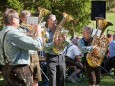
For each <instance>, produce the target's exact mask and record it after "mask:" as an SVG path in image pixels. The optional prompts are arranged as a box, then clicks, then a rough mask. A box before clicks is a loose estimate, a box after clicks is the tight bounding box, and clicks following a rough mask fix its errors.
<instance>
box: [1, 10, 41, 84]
mask: <svg viewBox="0 0 115 86" xmlns="http://www.w3.org/2000/svg"><path fill="white" fill-rule="evenodd" d="M3 23H4V27H3V30H2V31H1V32H0V45H2V46H0V51H2V52H3V53H2V52H0V56H2V57H0V58H1V60H2V61H3V62H2V64H3V65H4V66H3V69H2V72H3V78H4V80H5V84H6V85H7V86H33V80H32V72H31V69H30V57H29V50H36V51H38V50H40V49H41V48H42V44H41V28H40V27H38V26H36V27H35V28H34V30H35V32H36V33H37V35H36V38H35V39H33V38H32V37H29V36H27V35H25V34H24V33H22V32H21V31H20V30H19V29H18V28H19V16H18V13H17V12H16V11H15V10H13V9H6V10H5V12H4V14H3Z"/></svg>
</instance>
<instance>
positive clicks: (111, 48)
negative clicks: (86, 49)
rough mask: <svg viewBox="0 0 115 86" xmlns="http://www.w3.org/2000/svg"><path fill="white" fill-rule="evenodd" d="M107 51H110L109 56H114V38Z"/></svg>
mask: <svg viewBox="0 0 115 86" xmlns="http://www.w3.org/2000/svg"><path fill="white" fill-rule="evenodd" d="M109 53H110V57H113V56H115V40H113V41H112V42H111V43H110V44H109Z"/></svg>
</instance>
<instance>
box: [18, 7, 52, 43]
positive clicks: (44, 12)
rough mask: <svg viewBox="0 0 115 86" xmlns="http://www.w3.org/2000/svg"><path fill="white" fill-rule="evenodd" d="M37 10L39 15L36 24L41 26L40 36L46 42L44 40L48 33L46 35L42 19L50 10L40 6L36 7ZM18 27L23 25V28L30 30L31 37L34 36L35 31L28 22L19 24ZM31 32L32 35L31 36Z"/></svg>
mask: <svg viewBox="0 0 115 86" xmlns="http://www.w3.org/2000/svg"><path fill="white" fill-rule="evenodd" d="M38 10H39V16H38V25H39V24H40V25H41V28H42V38H43V40H44V42H46V40H47V39H48V35H47V33H46V32H47V31H46V27H45V25H44V24H43V20H44V17H46V16H47V15H49V14H50V13H51V11H49V10H47V9H45V8H42V7H38ZM20 27H25V28H28V29H29V31H30V32H31V34H30V35H31V37H34V34H35V31H34V30H33V26H32V25H29V24H23V23H22V24H21V25H20ZM32 34H33V36H32Z"/></svg>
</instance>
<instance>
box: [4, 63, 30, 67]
mask: <svg viewBox="0 0 115 86" xmlns="http://www.w3.org/2000/svg"><path fill="white" fill-rule="evenodd" d="M5 66H10V67H25V66H28V65H27V64H19V65H9V64H5Z"/></svg>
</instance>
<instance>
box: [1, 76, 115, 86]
mask: <svg viewBox="0 0 115 86" xmlns="http://www.w3.org/2000/svg"><path fill="white" fill-rule="evenodd" d="M0 86H5V85H4V80H3V79H2V78H1V79H0ZM65 86H88V82H87V81H86V80H84V81H82V82H79V83H70V82H66V85H65ZM100 86H115V80H114V79H112V78H111V77H110V76H105V77H103V78H102V79H101V83H100Z"/></svg>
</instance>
